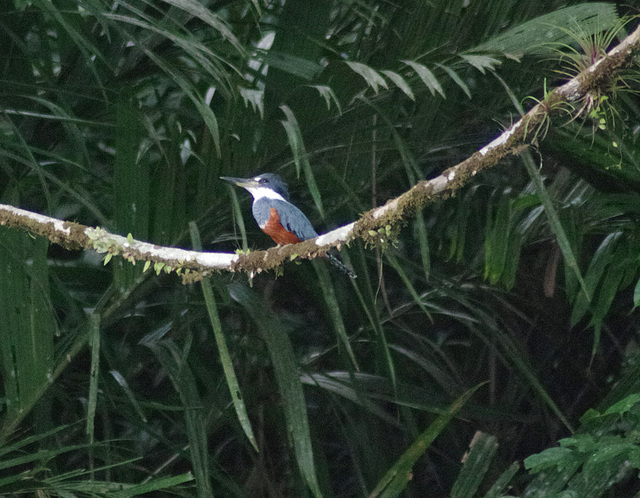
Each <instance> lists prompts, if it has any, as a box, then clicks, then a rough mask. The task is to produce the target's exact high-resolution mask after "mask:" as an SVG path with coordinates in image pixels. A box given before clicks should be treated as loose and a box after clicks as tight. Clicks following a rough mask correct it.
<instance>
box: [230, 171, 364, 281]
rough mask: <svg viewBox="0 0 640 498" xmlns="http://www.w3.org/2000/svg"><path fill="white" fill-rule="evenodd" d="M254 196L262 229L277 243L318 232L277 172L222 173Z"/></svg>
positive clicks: (339, 265) (336, 261)
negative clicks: (236, 175) (248, 175)
mask: <svg viewBox="0 0 640 498" xmlns="http://www.w3.org/2000/svg"><path fill="white" fill-rule="evenodd" d="M220 178H221V179H222V180H226V181H228V182H231V183H234V184H236V185H238V186H239V187H242V188H244V189H246V190H248V191H249V193H250V194H251V195H252V196H253V206H252V208H251V212H252V213H253V217H254V219H255V220H256V223H257V224H258V226H259V227H260V229H261V230H262V231H263V232H264V233H266V234H267V235H268V236H269V237H271V238H272V239H273V241H274V242H275V243H276V244H278V245H285V244H297V243H298V242H302V241H303V240H307V239H313V238H315V237H317V236H318V234H317V232H316V231H315V229H314V228H313V225H312V224H311V222H310V221H309V219H308V218H307V217H306V216H305V215H304V213H303V212H302V211H300V209H298V208H297V207H296V206H295V205H293V204H292V203H291V201H290V200H289V190H288V188H287V184H286V183H285V182H284V180H283V179H282V178H281V177H280V176H279V175H276V174H275V173H264V174H262V175H258V176H254V177H253V178H232V177H229V176H221V177H220ZM326 257H327V258H328V259H329V261H331V263H332V264H333V265H334V266H336V267H337V268H338V269H339V270H340V271H341V272H342V273H344V274H346V275H349V276H350V277H351V278H355V276H356V274H355V273H354V272H353V271H351V270H350V269H349V268H347V267H346V266H345V265H344V264H343V263H342V262H341V261H340V260H339V259H338V258H336V257H335V256H333V255H332V254H329V253H327V254H326Z"/></svg>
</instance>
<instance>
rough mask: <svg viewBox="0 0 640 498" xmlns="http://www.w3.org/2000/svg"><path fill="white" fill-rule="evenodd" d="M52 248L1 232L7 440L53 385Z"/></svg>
mask: <svg viewBox="0 0 640 498" xmlns="http://www.w3.org/2000/svg"><path fill="white" fill-rule="evenodd" d="M47 248H48V243H47V241H46V240H45V239H43V238H36V239H34V238H32V237H31V236H30V235H29V234H28V233H24V232H20V231H18V230H16V229H13V228H8V227H4V226H0V324H2V325H1V326H0V352H1V354H2V369H3V372H4V374H3V377H2V382H3V384H4V396H5V398H6V399H5V403H6V404H5V410H6V411H5V418H4V423H3V427H2V431H3V435H5V436H6V435H7V434H10V433H11V432H12V431H13V430H14V429H15V425H17V423H19V421H21V420H22V419H23V418H24V417H25V416H27V415H28V414H29V412H30V411H31V410H32V409H33V407H34V406H35V404H36V403H37V402H38V401H39V400H40V398H41V397H42V395H43V394H44V392H45V391H46V390H47V388H48V387H49V386H50V385H51V383H50V379H51V378H52V376H53V360H54V356H53V354H54V349H53V346H54V335H55V334H56V323H57V320H56V318H55V315H54V314H53V308H52V304H51V301H50V291H49V271H48V265H47Z"/></svg>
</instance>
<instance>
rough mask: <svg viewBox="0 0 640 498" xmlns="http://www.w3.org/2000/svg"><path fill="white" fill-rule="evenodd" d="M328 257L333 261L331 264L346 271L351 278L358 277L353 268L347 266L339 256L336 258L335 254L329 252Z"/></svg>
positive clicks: (343, 271)
mask: <svg viewBox="0 0 640 498" xmlns="http://www.w3.org/2000/svg"><path fill="white" fill-rule="evenodd" d="M327 258H328V259H329V261H331V264H332V265H333V266H335V267H336V268H337V269H338V270H340V272H341V273H344V274H345V275H348V276H349V278H356V277H357V275H356V274H355V273H354V271H353V270H351V269H350V268H347V267H346V266H345V265H344V263H343V262H342V261H340V260H339V259H338V258H336V257H335V256H334V255H333V254H329V253H327Z"/></svg>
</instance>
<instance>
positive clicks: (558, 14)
mask: <svg viewBox="0 0 640 498" xmlns="http://www.w3.org/2000/svg"><path fill="white" fill-rule="evenodd" d="M617 20H618V15H617V13H616V8H615V5H613V4H611V3H608V2H600V3H582V4H579V5H573V6H570V7H566V8H563V9H558V10H556V11H554V12H551V13H549V14H545V15H542V16H539V17H536V18H535V19H532V20H530V21H527V22H525V23H522V24H520V25H518V26H515V27H513V28H511V29H508V30H507V31H505V32H504V33H502V34H500V35H498V36H495V37H493V38H491V39H490V40H488V41H486V42H484V43H482V44H480V45H478V46H477V47H474V49H473V51H474V52H476V51H477V52H494V51H495V52H502V53H503V54H507V55H511V56H515V57H518V56H521V55H524V54H537V55H540V54H548V53H550V52H553V51H554V50H556V49H557V48H558V46H559V45H561V44H565V45H567V44H570V43H572V42H573V41H574V39H572V36H571V30H572V29H574V28H575V27H578V26H579V31H580V35H581V36H583V37H585V38H586V37H589V36H592V35H594V34H596V33H601V32H602V31H604V30H606V29H609V28H611V27H613V26H614V24H615V23H616V21H617Z"/></svg>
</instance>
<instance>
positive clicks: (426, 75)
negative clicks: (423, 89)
mask: <svg viewBox="0 0 640 498" xmlns="http://www.w3.org/2000/svg"><path fill="white" fill-rule="evenodd" d="M401 62H404V63H405V64H407V65H408V66H410V67H411V68H412V69H413V70H414V71H415V72H416V73H417V75H418V76H419V77H420V79H421V80H422V81H423V83H424V84H425V85H426V86H427V88H428V89H429V91H430V92H431V95H435V94H436V92H437V93H439V94H440V95H441V96H442V97H443V98H445V95H444V90H442V86H440V83H439V82H438V79H437V78H436V77H435V76H434V75H433V73H432V72H431V71H430V70H429V68H427V67H426V66H423V65H422V64H420V63H418V62H415V61H401Z"/></svg>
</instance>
